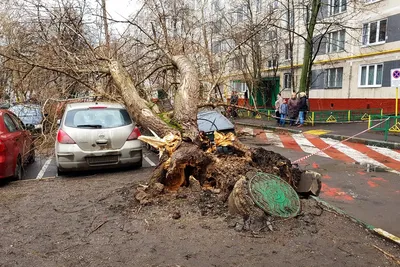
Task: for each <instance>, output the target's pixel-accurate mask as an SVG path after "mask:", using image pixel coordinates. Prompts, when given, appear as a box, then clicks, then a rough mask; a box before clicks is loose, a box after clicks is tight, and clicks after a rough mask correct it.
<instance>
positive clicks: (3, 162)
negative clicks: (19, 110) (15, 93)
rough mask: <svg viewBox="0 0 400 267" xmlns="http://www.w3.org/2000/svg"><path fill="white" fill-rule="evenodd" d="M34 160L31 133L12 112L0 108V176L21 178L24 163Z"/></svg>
mask: <svg viewBox="0 0 400 267" xmlns="http://www.w3.org/2000/svg"><path fill="white" fill-rule="evenodd" d="M34 161H35V150H34V145H33V142H32V135H31V133H30V132H29V131H28V130H27V129H26V128H25V126H24V124H23V123H22V121H21V120H20V119H19V118H18V117H17V116H15V115H14V113H12V112H11V111H8V110H5V109H0V178H7V177H13V178H15V179H22V174H23V166H24V164H26V163H32V162H34Z"/></svg>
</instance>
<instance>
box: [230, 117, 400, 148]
mask: <svg viewBox="0 0 400 267" xmlns="http://www.w3.org/2000/svg"><path fill="white" fill-rule="evenodd" d="M234 124H237V125H241V126H248V127H253V128H262V129H268V130H273V131H287V132H290V133H297V134H298V133H303V131H300V130H294V129H289V128H284V127H276V126H269V125H261V124H253V123H246V122H234ZM319 137H323V138H332V139H335V140H339V141H342V140H345V139H347V138H349V136H345V135H336V134H321V135H319ZM348 142H352V143H360V144H365V145H370V146H377V147H384V148H390V149H400V143H394V142H387V141H378V140H372V139H364V138H358V137H353V138H351V139H350V140H348Z"/></svg>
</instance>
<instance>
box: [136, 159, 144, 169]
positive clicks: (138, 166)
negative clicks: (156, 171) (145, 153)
mask: <svg viewBox="0 0 400 267" xmlns="http://www.w3.org/2000/svg"><path fill="white" fill-rule="evenodd" d="M142 166H143V157H141V158H140V161H139V162H138V163H136V164H135V168H137V169H139V168H142Z"/></svg>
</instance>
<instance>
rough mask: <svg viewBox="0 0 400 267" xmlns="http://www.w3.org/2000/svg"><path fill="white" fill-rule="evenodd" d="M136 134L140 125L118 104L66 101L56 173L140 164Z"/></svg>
mask: <svg viewBox="0 0 400 267" xmlns="http://www.w3.org/2000/svg"><path fill="white" fill-rule="evenodd" d="M139 136H140V131H139V128H138V127H136V125H135V123H134V122H133V121H132V119H131V117H130V116H129V114H128V111H127V110H126V108H125V107H124V106H123V105H121V104H118V103H94V102H83V103H71V104H68V105H67V106H66V107H65V112H64V115H63V117H62V119H61V121H60V127H59V130H58V133H57V140H56V143H55V154H56V163H57V169H58V173H59V174H62V173H63V172H69V171H79V170H91V169H99V168H117V167H124V166H125V167H141V166H142V157H143V156H142V145H141V142H140V140H138V137H139Z"/></svg>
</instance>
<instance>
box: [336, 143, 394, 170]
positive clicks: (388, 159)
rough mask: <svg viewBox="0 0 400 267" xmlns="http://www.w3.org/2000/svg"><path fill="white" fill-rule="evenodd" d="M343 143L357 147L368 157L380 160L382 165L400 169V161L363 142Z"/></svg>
mask: <svg viewBox="0 0 400 267" xmlns="http://www.w3.org/2000/svg"><path fill="white" fill-rule="evenodd" d="M344 144H345V145H347V146H349V147H351V148H354V149H357V150H358V151H360V152H361V153H364V154H366V155H367V156H368V157H370V158H372V159H374V160H376V161H378V160H379V161H381V162H382V163H383V164H384V165H386V166H387V167H389V168H391V169H393V170H396V171H400V161H397V160H394V159H392V158H391V157H388V156H386V155H384V154H381V153H378V152H376V151H374V150H372V149H370V148H369V147H367V146H365V145H363V144H358V143H351V142H344Z"/></svg>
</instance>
